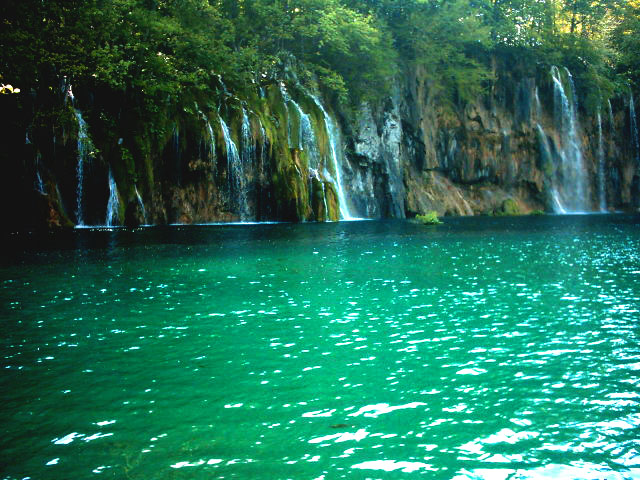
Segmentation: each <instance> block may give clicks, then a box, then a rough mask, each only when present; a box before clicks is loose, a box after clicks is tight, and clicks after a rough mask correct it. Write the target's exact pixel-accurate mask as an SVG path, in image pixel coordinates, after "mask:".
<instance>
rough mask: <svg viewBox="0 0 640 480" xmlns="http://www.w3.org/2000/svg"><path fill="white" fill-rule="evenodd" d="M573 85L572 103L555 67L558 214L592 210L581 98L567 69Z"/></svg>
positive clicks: (552, 69) (571, 90) (571, 85)
mask: <svg viewBox="0 0 640 480" xmlns="http://www.w3.org/2000/svg"><path fill="white" fill-rule="evenodd" d="M565 72H566V76H567V81H568V82H569V87H570V94H571V100H570V99H569V98H568V97H567V92H566V90H565V87H564V85H563V82H562V75H561V73H560V70H558V67H555V66H554V67H552V68H551V76H552V79H553V83H554V118H555V122H556V128H557V130H558V132H559V133H560V135H561V138H560V144H561V148H560V151H559V154H560V165H558V166H557V168H556V171H555V175H554V178H553V187H554V190H555V192H556V193H557V200H558V206H557V207H554V208H555V210H556V212H557V213H564V212H584V211H587V210H589V195H588V190H587V169H586V166H585V164H584V159H583V156H582V150H581V148H580V135H579V125H578V120H577V98H576V97H577V96H576V91H575V85H574V83H573V78H572V76H571V73H570V72H569V70H567V69H565Z"/></svg>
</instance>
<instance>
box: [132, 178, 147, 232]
mask: <svg viewBox="0 0 640 480" xmlns="http://www.w3.org/2000/svg"><path fill="white" fill-rule="evenodd" d="M133 188H134V190H135V192H136V198H137V199H138V205H140V211H141V212H142V218H143V220H144V224H145V225H147V224H148V223H149V222H148V221H147V211H146V210H145V208H144V202H143V201H142V197H141V196H140V192H138V186H137V185H134V187H133Z"/></svg>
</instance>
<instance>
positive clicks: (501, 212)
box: [493, 198, 522, 217]
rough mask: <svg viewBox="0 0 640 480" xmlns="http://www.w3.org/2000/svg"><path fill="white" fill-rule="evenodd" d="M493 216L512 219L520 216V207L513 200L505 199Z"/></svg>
mask: <svg viewBox="0 0 640 480" xmlns="http://www.w3.org/2000/svg"><path fill="white" fill-rule="evenodd" d="M493 213H494V215H496V216H502V217H513V216H517V215H522V211H521V210H520V206H519V205H518V203H517V202H516V201H515V200H514V199H513V198H507V199H506V200H504V201H503V202H502V205H500V208H499V209H497V210H495V211H494V212H493Z"/></svg>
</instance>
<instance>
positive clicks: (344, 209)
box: [311, 95, 354, 220]
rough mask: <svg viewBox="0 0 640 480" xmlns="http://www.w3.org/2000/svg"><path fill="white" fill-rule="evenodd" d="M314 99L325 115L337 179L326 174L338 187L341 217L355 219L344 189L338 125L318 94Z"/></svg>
mask: <svg viewBox="0 0 640 480" xmlns="http://www.w3.org/2000/svg"><path fill="white" fill-rule="evenodd" d="M311 98H313V101H314V102H315V103H316V105H317V106H318V108H319V109H320V111H321V112H322V115H324V123H325V126H326V128H327V134H328V136H329V146H330V147H331V161H332V162H333V168H334V170H335V172H336V178H335V180H334V179H333V178H332V177H331V175H330V174H329V172H327V171H326V169H325V176H326V177H327V178H329V179H330V180H331V183H333V184H334V186H335V188H336V192H337V193H338V202H340V218H341V219H343V220H353V218H354V217H352V216H351V213H350V212H349V207H348V205H347V198H346V196H345V193H344V189H343V188H342V175H341V173H342V172H341V167H340V162H339V160H338V146H339V136H338V135H339V133H338V129H337V128H336V125H335V124H334V123H333V120H332V119H331V117H330V116H329V114H328V113H327V111H326V110H325V109H324V107H323V106H322V104H321V103H320V100H318V98H317V97H316V96H313V95H312V96H311Z"/></svg>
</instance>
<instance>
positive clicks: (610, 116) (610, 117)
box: [607, 99, 615, 133]
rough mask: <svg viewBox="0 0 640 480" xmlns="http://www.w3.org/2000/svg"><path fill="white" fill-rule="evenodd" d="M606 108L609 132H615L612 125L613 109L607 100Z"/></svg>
mask: <svg viewBox="0 0 640 480" xmlns="http://www.w3.org/2000/svg"><path fill="white" fill-rule="evenodd" d="M607 106H608V107H609V128H610V129H611V132H612V133H613V131H614V130H615V125H614V124H613V108H611V100H610V99H607Z"/></svg>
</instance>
